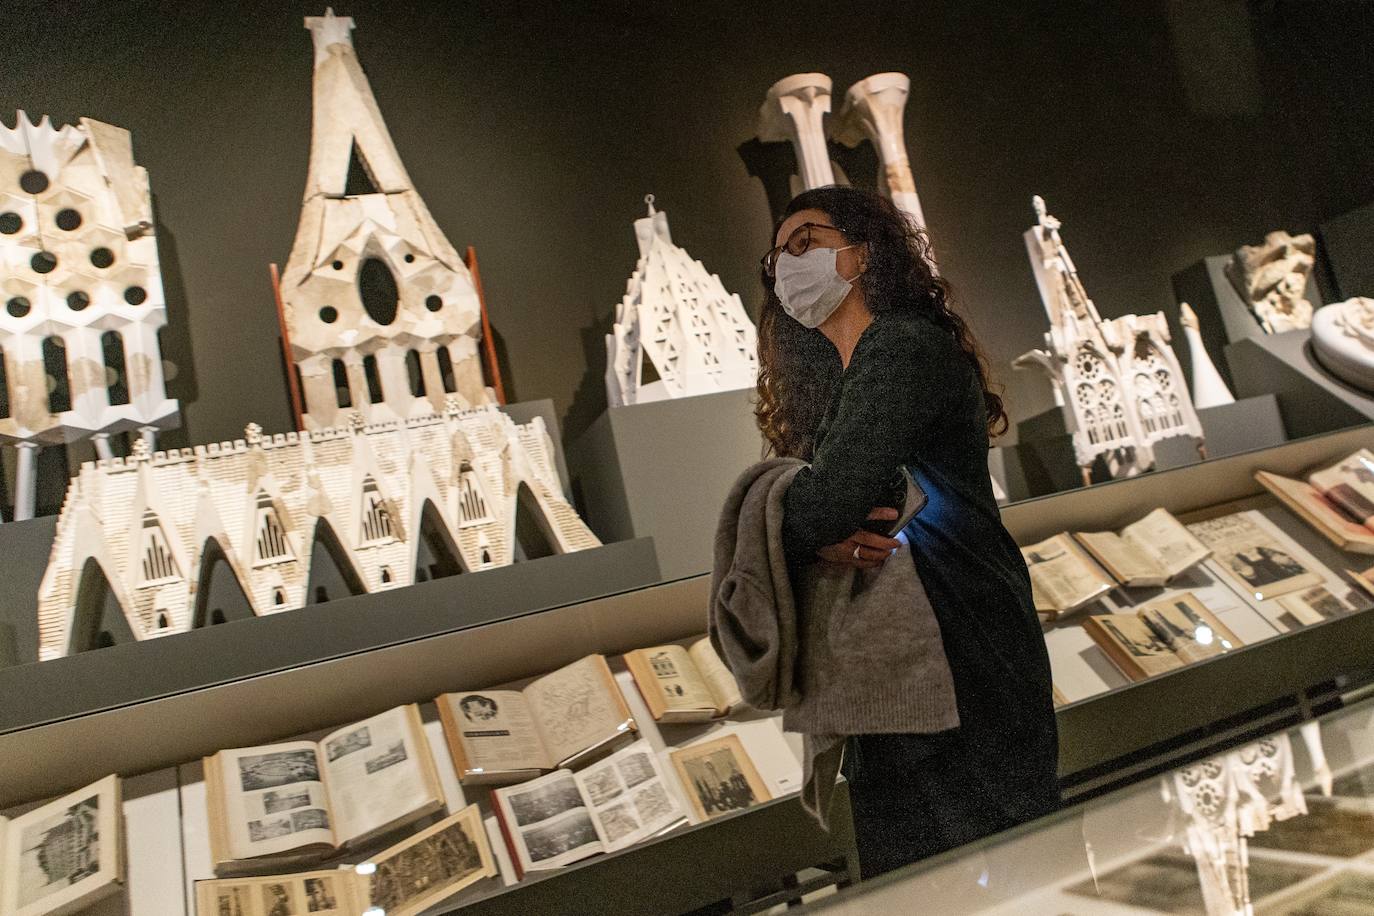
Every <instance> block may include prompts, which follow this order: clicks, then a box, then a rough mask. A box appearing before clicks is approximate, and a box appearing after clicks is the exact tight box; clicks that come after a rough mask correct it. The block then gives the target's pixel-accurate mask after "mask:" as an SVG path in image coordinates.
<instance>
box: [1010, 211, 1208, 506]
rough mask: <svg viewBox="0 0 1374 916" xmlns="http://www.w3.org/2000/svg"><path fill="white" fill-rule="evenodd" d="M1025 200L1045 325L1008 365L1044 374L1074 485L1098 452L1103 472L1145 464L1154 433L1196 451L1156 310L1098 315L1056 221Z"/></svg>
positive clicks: (1193, 418)
mask: <svg viewBox="0 0 1374 916" xmlns="http://www.w3.org/2000/svg"><path fill="white" fill-rule="evenodd" d="M1032 203H1033V206H1034V207H1035V215H1036V225H1034V226H1032V227H1031V228H1029V229H1027V230H1026V233H1025V241H1026V253H1027V254H1028V255H1029V256H1030V262H1031V270H1032V271H1033V272H1034V274H1035V282H1036V285H1037V286H1038V287H1039V289H1040V298H1041V300H1042V301H1043V302H1044V305H1045V313H1046V314H1047V315H1048V316H1049V320H1050V329H1049V331H1048V332H1047V333H1046V334H1045V343H1046V349H1045V350H1032V351H1031V352H1029V353H1026V354H1024V355H1023V356H1020V357H1017V359H1016V361H1015V363H1014V365H1016V366H1018V367H1021V368H1025V367H1030V366H1039V367H1040V368H1042V369H1044V370H1045V372H1047V373H1048V374H1049V376H1050V380H1051V382H1052V383H1053V385H1054V386H1055V402H1056V403H1058V404H1059V405H1060V407H1061V409H1062V410H1063V412H1064V425H1065V426H1066V427H1067V428H1068V429H1069V431H1070V432H1071V433H1072V435H1073V446H1074V455H1075V458H1076V460H1077V462H1078V466H1079V467H1080V468H1081V469H1082V472H1083V481H1084V483H1085V484H1087V483H1089V482H1090V474H1091V471H1090V469H1091V467H1092V465H1093V464H1094V462H1095V461H1096V460H1097V459H1098V458H1102V459H1104V460H1105V462H1106V464H1107V468H1108V470H1109V471H1110V472H1111V474H1112V476H1113V477H1119V476H1130V475H1133V474H1136V473H1138V472H1140V471H1143V470H1148V469H1149V468H1151V467H1153V466H1154V444H1155V443H1156V442H1159V441H1161V440H1163V439H1168V438H1172V437H1174V436H1191V437H1193V438H1194V439H1195V440H1196V441H1197V444H1198V448H1199V449H1201V448H1202V424H1201V423H1200V422H1198V418H1197V413H1196V411H1194V410H1193V402H1192V399H1191V398H1190V397H1189V396H1188V388H1187V386H1186V385H1185V384H1184V381H1183V371H1182V370H1181V369H1180V368H1179V365H1178V358H1177V357H1176V356H1175V355H1174V350H1173V347H1171V346H1170V345H1169V326H1168V324H1167V323H1166V322H1165V320H1164V313H1163V312H1155V313H1154V314H1152V315H1123V316H1121V317H1120V318H1113V319H1111V320H1109V321H1104V320H1102V316H1100V315H1099V314H1098V313H1097V306H1096V305H1094V304H1093V301H1092V299H1090V298H1089V297H1088V292H1087V290H1086V289H1085V288H1084V287H1083V282H1082V281H1081V280H1080V279H1079V278H1078V269H1077V268H1076V267H1075V266H1074V263H1073V259H1072V258H1070V257H1069V250H1068V249H1067V248H1066V247H1064V242H1063V240H1062V239H1061V238H1060V237H1059V227H1060V223H1059V220H1057V219H1055V218H1054V217H1053V216H1051V215H1050V214H1049V213H1048V212H1047V211H1046V209H1045V201H1044V200H1042V199H1041V198H1040V197H1038V196H1037V197H1035V198H1033V200H1032Z"/></svg>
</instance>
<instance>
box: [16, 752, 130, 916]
mask: <svg viewBox="0 0 1374 916" xmlns="http://www.w3.org/2000/svg"><path fill="white" fill-rule="evenodd" d="M123 820H124V819H123V812H122V808H121V798H120V790H119V777H118V776H106V777H105V778H104V779H102V780H100V781H99V782H97V783H94V784H93V785H89V786H87V787H86V788H84V789H79V790H77V791H76V792H72V793H71V794H70V795H65V796H63V797H62V798H59V799H57V800H56V801H52V802H49V803H48V804H46V805H42V806H40V807H38V808H35V809H33V810H32V811H30V812H28V813H27V814H23V815H21V816H19V817H16V818H14V819H13V820H7V819H6V818H3V817H0V914H3V916H40V914H48V913H75V912H77V911H78V910H84V909H86V908H87V907H89V906H90V905H91V904H93V903H95V902H96V901H97V900H101V899H103V898H105V897H108V896H110V895H111V894H114V893H116V892H117V891H118V890H119V889H120V887H121V886H122V885H123V883H124V837H123Z"/></svg>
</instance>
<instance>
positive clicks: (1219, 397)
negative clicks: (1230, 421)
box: [1178, 302, 1236, 410]
mask: <svg viewBox="0 0 1374 916" xmlns="http://www.w3.org/2000/svg"><path fill="white" fill-rule="evenodd" d="M1178 323H1179V324H1180V325H1182V326H1183V337H1184V338H1185V339H1186V340H1187V341H1188V356H1189V359H1190V360H1191V362H1192V369H1193V407H1195V408H1197V409H1198V410H1201V409H1202V408H1204V407H1220V406H1221V405H1223V404H1234V403H1236V399H1235V396H1234V395H1232V394H1231V389H1230V388H1227V387H1226V380H1225V379H1223V378H1222V377H1221V373H1220V372H1218V371H1217V367H1216V365H1215V364H1214V363H1213V362H1212V357H1211V356H1210V355H1208V353H1207V346H1206V344H1204V343H1203V342H1202V332H1201V331H1200V330H1199V329H1198V322H1197V313H1196V312H1194V311H1193V309H1192V307H1191V306H1190V305H1188V303H1186V302H1182V303H1179V306H1178Z"/></svg>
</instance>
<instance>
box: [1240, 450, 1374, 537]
mask: <svg viewBox="0 0 1374 916" xmlns="http://www.w3.org/2000/svg"><path fill="white" fill-rule="evenodd" d="M1255 479H1256V480H1258V481H1259V482H1260V483H1261V484H1263V485H1264V487H1265V489H1267V490H1269V492H1271V493H1273V494H1274V495H1275V496H1277V497H1278V498H1279V501H1280V502H1282V503H1283V504H1284V505H1285V506H1287V507H1288V508H1289V509H1291V510H1293V512H1295V513H1297V515H1298V516H1299V517H1300V518H1301V519H1302V520H1303V521H1305V522H1307V523H1308V524H1309V525H1311V526H1312V527H1313V528H1315V529H1317V531H1318V532H1320V533H1321V534H1322V535H1323V536H1325V537H1326V539H1327V540H1329V541H1330V542H1331V543H1333V544H1335V545H1336V546H1337V547H1339V548H1341V549H1342V550H1349V551H1351V552H1352V553H1374V452H1370V451H1369V449H1363V448H1362V449H1360V450H1359V451H1358V452H1356V453H1355V454H1353V455H1351V456H1350V457H1348V458H1346V459H1345V460H1344V461H1341V462H1338V463H1336V464H1334V465H1332V466H1331V467H1328V468H1322V469H1321V470H1319V471H1315V472H1313V473H1312V474H1309V475H1308V476H1307V480H1306V481H1302V480H1294V479H1293V478H1291V477H1284V476H1282V475H1281V474H1273V473H1270V472H1269V471H1256V472H1255Z"/></svg>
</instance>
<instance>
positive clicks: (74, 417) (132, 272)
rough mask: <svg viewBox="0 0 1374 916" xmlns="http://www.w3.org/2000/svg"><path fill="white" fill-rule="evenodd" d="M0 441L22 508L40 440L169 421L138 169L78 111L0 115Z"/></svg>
mask: <svg viewBox="0 0 1374 916" xmlns="http://www.w3.org/2000/svg"><path fill="white" fill-rule="evenodd" d="M0 287H3V299H4V307H3V308H2V309H0V350H3V355H4V358H3V361H2V362H0V441H5V442H10V443H13V444H14V445H15V446H16V447H17V448H18V450H19V461H18V479H17V480H16V482H15V517H16V518H28V517H30V516H32V514H33V509H34V506H33V502H34V477H33V474H34V467H35V460H36V456H37V450H38V448H39V447H40V446H44V445H56V444H61V443H66V442H73V441H76V440H78V439H82V438H85V437H87V436H91V437H94V438H95V444H96V449H97V451H98V452H99V453H100V454H101V455H102V456H105V457H108V456H109V454H110V451H109V443H108V438H109V436H110V434H113V433H123V432H129V431H140V432H141V433H142V434H143V435H144V437H145V438H147V439H149V440H151V438H152V436H153V434H154V431H155V430H157V429H165V428H169V427H173V426H175V425H176V424H177V417H178V406H177V402H176V401H173V400H170V399H168V397H167V395H166V391H165V388H164V384H163V370H162V354H161V351H160V349H159V346H158V336H157V335H158V331H159V330H160V329H161V328H162V326H163V325H165V324H166V323H167V309H166V302H165V301H164V299H163V293H162V275H161V272H160V268H159V265H158V256H157V240H156V239H155V238H154V236H153V208H152V200H151V197H150V195H149V191H148V173H147V171H145V170H144V169H143V167H141V166H138V165H135V164H134V155H133V144H132V140H131V138H130V135H129V132H128V131H127V130H124V129H122V128H119V127H114V126H112V125H110V124H103V123H101V122H100V121H93V120H91V119H90V118H82V119H80V123H79V124H76V125H71V124H69V125H65V126H63V127H61V128H55V127H53V126H52V124H51V123H50V122H49V120H48V119H47V118H46V117H45V118H43V120H42V121H40V122H39V123H38V124H36V125H35V124H32V123H30V121H29V119H28V117H27V116H26V115H25V114H24V112H22V111H21V112H19V114H18V116H17V121H16V124H15V127H14V128H13V129H10V128H8V127H5V126H4V125H3V124H0Z"/></svg>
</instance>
